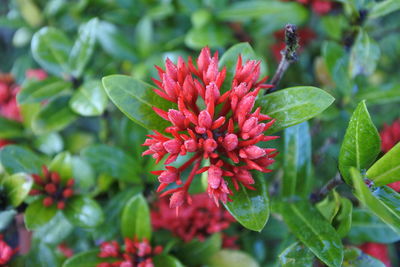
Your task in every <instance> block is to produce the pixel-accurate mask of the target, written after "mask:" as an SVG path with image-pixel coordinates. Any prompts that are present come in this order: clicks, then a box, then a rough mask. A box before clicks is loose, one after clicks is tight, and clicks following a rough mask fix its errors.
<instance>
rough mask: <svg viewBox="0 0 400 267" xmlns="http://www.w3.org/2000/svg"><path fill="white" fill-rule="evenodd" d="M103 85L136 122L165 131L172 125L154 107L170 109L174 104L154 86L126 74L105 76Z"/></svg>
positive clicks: (115, 102)
mask: <svg viewBox="0 0 400 267" xmlns="http://www.w3.org/2000/svg"><path fill="white" fill-rule="evenodd" d="M103 86H104V88H105V90H106V92H107V94H108V97H109V98H110V99H111V100H112V101H113V102H114V104H115V105H116V106H117V107H118V108H119V109H120V110H121V111H122V112H123V113H124V114H125V115H126V116H128V118H130V119H131V120H133V121H134V122H136V123H138V124H140V125H142V126H143V127H145V128H147V129H150V130H157V131H164V130H165V128H166V127H168V126H170V125H171V124H170V122H168V121H165V120H164V119H162V118H161V117H159V116H158V115H157V114H156V113H155V112H154V110H153V109H152V107H153V106H155V107H158V108H161V109H164V110H168V109H169V108H173V107H174V106H173V104H172V103H171V102H168V101H167V100H165V99H163V98H162V97H160V96H158V95H157V94H156V93H154V91H153V89H152V88H153V86H151V85H149V84H147V83H144V82H142V81H139V80H136V79H134V78H132V77H129V76H124V75H111V76H107V77H104V78H103Z"/></svg>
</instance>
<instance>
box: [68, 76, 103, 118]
mask: <svg viewBox="0 0 400 267" xmlns="http://www.w3.org/2000/svg"><path fill="white" fill-rule="evenodd" d="M69 104H70V107H71V109H72V110H73V111H75V112H76V113H78V114H79V115H82V116H99V115H101V114H103V112H104V110H105V108H106V106H107V94H106V92H105V91H104V89H103V85H102V84H101V82H100V81H89V82H85V83H84V84H83V85H82V86H81V87H80V88H79V89H78V91H77V92H76V93H75V94H74V95H73V97H72V99H71V100H70V102H69Z"/></svg>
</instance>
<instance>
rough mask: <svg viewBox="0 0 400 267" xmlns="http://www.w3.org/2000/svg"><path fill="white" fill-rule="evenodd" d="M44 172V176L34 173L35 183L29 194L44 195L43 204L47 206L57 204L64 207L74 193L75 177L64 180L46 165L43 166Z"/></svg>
mask: <svg viewBox="0 0 400 267" xmlns="http://www.w3.org/2000/svg"><path fill="white" fill-rule="evenodd" d="M42 172H43V175H42V176H40V175H37V174H32V178H33V180H34V182H35V184H34V187H33V189H31V191H30V192H29V194H30V195H34V196H36V195H42V196H44V199H43V205H44V206H46V207H49V206H51V205H53V204H56V206H57V208H58V209H60V210H62V209H64V208H65V204H66V202H67V200H68V199H69V198H70V197H72V196H73V195H74V189H73V185H74V179H73V178H70V179H69V180H68V181H66V182H63V181H61V178H60V175H59V174H58V173H57V172H50V171H49V170H48V169H47V167H46V166H42Z"/></svg>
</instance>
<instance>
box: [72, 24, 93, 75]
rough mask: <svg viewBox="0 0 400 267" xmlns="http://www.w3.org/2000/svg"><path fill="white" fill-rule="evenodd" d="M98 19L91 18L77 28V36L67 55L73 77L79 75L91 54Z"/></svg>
mask: <svg viewBox="0 0 400 267" xmlns="http://www.w3.org/2000/svg"><path fill="white" fill-rule="evenodd" d="M98 22H99V20H98V19H97V18H92V19H91V20H89V21H88V22H87V23H86V24H84V25H82V26H81V27H80V28H79V32H78V38H77V39H76V41H75V44H74V46H73V47H72V50H71V54H70V56H69V67H70V69H71V74H72V75H73V76H74V77H80V76H81V75H82V73H83V70H84V68H85V66H86V64H87V63H88V62H89V60H90V58H91V57H92V55H93V51H94V46H95V44H96V30H97V27H98Z"/></svg>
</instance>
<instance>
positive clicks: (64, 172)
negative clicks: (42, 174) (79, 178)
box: [49, 152, 73, 181]
mask: <svg viewBox="0 0 400 267" xmlns="http://www.w3.org/2000/svg"><path fill="white" fill-rule="evenodd" d="M49 170H50V171H52V172H57V173H58V174H59V175H60V177H61V179H62V180H63V181H67V180H69V179H70V178H73V173H72V157H71V154H70V153H69V152H62V153H60V154H58V155H57V156H56V157H55V158H54V159H53V160H52V161H51V163H50V165H49Z"/></svg>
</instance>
